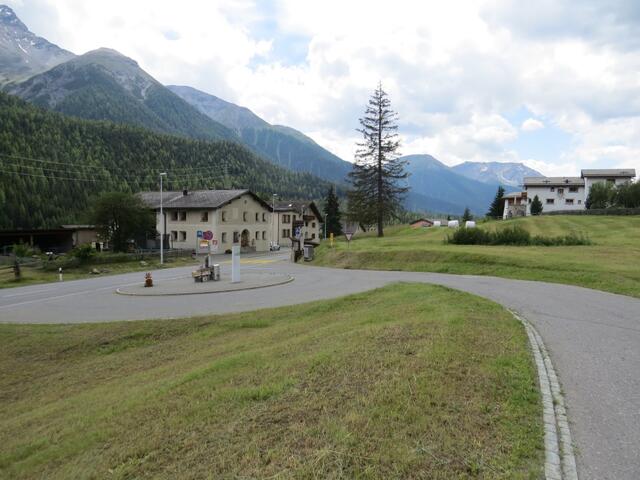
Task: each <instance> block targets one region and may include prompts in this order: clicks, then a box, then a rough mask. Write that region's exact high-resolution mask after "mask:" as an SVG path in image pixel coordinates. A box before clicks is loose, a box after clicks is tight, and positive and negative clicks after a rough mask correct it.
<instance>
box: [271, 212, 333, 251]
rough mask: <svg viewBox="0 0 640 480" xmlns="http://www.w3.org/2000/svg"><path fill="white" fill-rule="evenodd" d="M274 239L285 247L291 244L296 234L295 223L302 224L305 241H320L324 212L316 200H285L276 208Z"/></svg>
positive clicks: (302, 236) (273, 226)
mask: <svg viewBox="0 0 640 480" xmlns="http://www.w3.org/2000/svg"><path fill="white" fill-rule="evenodd" d="M274 210H275V211H274V217H273V224H272V241H273V242H274V243H276V244H278V245H281V246H284V247H290V246H291V237H293V236H294V235H295V231H294V224H296V223H297V222H302V223H301V224H300V223H297V224H298V225H300V230H301V232H300V234H301V238H302V239H303V240H304V241H305V243H319V242H320V239H321V238H322V225H323V221H322V214H321V213H320V210H318V207H317V206H316V204H315V203H314V202H284V203H278V204H276V205H275V208H274Z"/></svg>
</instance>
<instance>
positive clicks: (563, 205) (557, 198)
mask: <svg viewBox="0 0 640 480" xmlns="http://www.w3.org/2000/svg"><path fill="white" fill-rule="evenodd" d="M635 176H636V172H635V170H634V169H632V168H628V169H601V170H582V172H581V175H580V176H579V177H525V178H524V190H525V191H524V192H520V195H524V196H526V199H527V203H526V205H527V210H526V214H527V215H530V214H531V202H532V200H533V198H534V197H535V196H536V195H537V196H538V198H539V199H540V201H541V202H542V208H543V212H555V211H572V210H584V209H585V208H586V202H587V197H588V196H589V191H590V190H591V187H592V186H593V185H594V184H595V183H599V182H608V183H611V184H613V185H622V184H624V183H628V182H631V181H632V180H633V178H634V177H635ZM506 197H507V196H506V195H505V198H506ZM516 198H517V197H516ZM506 207H507V206H506V204H505V208H506Z"/></svg>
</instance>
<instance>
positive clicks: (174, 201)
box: [138, 190, 271, 210]
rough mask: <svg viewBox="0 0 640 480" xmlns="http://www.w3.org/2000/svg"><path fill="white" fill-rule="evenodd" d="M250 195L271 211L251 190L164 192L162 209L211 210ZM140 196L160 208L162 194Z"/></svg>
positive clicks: (150, 205)
mask: <svg viewBox="0 0 640 480" xmlns="http://www.w3.org/2000/svg"><path fill="white" fill-rule="evenodd" d="M244 194H249V195H251V196H252V197H253V198H254V199H255V200H257V201H258V202H260V203H261V204H262V206H263V207H265V208H266V209H267V210H271V207H270V206H269V204H268V203H266V202H265V201H264V200H262V199H261V198H260V197H258V196H257V195H256V194H255V193H253V192H252V191H251V190H194V191H188V192H187V193H186V195H185V193H184V192H182V191H179V192H171V191H170V192H162V207H163V208H166V209H173V208H181V209H192V208H211V209H217V208H220V207H223V206H225V205H226V204H228V203H229V202H231V201H233V200H235V199H236V198H238V197H240V196H242V195H244ZM138 196H139V197H140V198H141V199H142V201H143V202H144V203H146V204H147V205H148V206H149V207H150V208H153V209H157V208H160V192H140V193H139V194H138Z"/></svg>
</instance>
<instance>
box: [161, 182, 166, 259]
mask: <svg viewBox="0 0 640 480" xmlns="http://www.w3.org/2000/svg"><path fill="white" fill-rule="evenodd" d="M166 176H167V173H166V172H162V173H161V174H160V224H161V225H162V226H161V227H160V265H162V264H163V263H164V214H163V212H162V177H166Z"/></svg>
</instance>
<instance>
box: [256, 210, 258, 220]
mask: <svg viewBox="0 0 640 480" xmlns="http://www.w3.org/2000/svg"><path fill="white" fill-rule="evenodd" d="M257 221H258V212H256V222H257Z"/></svg>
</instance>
